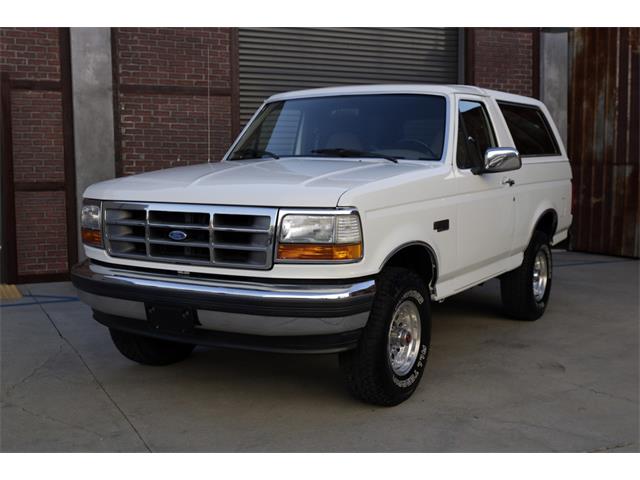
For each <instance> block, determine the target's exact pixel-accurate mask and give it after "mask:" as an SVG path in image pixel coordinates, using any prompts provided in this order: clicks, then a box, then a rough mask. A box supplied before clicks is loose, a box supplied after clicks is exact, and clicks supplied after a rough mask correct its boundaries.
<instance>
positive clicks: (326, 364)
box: [132, 282, 505, 403]
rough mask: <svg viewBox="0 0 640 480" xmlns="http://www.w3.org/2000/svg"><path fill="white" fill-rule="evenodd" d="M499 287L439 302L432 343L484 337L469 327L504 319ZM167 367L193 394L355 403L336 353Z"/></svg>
mask: <svg viewBox="0 0 640 480" xmlns="http://www.w3.org/2000/svg"><path fill="white" fill-rule="evenodd" d="M495 283H496V285H489V284H487V285H485V286H482V287H478V288H474V289H471V290H469V291H467V292H464V293H462V294H460V295H458V296H456V297H452V298H450V299H447V301H446V302H444V303H442V304H437V303H435V304H434V305H433V308H432V310H433V311H432V318H433V325H432V342H437V343H448V342H449V340H452V339H454V338H456V337H459V336H460V333H461V330H465V332H464V336H465V337H466V338H467V339H468V340H472V337H473V336H475V335H482V333H481V331H479V330H478V329H474V328H468V327H470V326H473V325H482V324H484V323H487V321H489V322H492V321H496V320H497V321H501V320H504V319H505V316H504V315H503V314H502V310H501V304H500V296H499V288H497V285H498V284H497V282H495ZM440 361H443V359H440ZM444 361H446V360H444ZM451 361H454V360H453V359H452V360H451ZM132 368H136V367H133V366H132ZM140 368H144V367H140ZM169 368H170V369H171V370H174V374H175V375H179V376H180V382H179V385H182V388H185V389H186V388H189V389H191V388H192V387H193V386H194V384H197V387H198V390H199V391H201V392H203V393H204V392H207V391H209V392H213V391H215V390H218V389H222V390H224V391H226V392H227V393H232V394H233V395H234V396H235V395H238V396H239V397H245V396H246V395H250V396H255V397H257V398H263V399H264V400H267V401H268V398H269V397H274V396H275V397H278V398H279V397H281V395H282V394H283V393H285V392H286V393H287V394H294V395H296V396H300V395H303V396H309V397H314V398H315V399H317V398H321V397H325V398H329V397H332V400H331V401H332V402H333V403H335V402H341V403H344V402H347V403H353V402H356V401H355V400H353V399H352V398H351V397H350V396H349V394H348V392H347V390H346V385H345V383H344V380H343V378H342V375H341V372H340V368H339V362H338V355H337V354H281V353H271V352H253V351H244V350H234V349H222V348H208V347H198V348H197V349H196V350H195V352H194V354H193V356H192V357H191V358H190V359H189V360H187V361H186V362H182V363H180V364H179V365H174V366H173V367H169ZM149 380H151V379H149ZM177 388H180V387H177ZM203 389H204V390H203ZM318 395H320V397H318Z"/></svg>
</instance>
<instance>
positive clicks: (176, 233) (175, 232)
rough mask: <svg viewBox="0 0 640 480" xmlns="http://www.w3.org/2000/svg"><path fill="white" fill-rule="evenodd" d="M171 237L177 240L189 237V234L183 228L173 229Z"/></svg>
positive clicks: (170, 233)
mask: <svg viewBox="0 0 640 480" xmlns="http://www.w3.org/2000/svg"><path fill="white" fill-rule="evenodd" d="M169 238H170V239H171V240H175V241H177V242H179V241H181V240H184V239H185V238H187V234H186V233H184V232H183V231H182V230H172V231H170V232H169Z"/></svg>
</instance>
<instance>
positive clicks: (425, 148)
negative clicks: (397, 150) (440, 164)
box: [398, 138, 438, 158]
mask: <svg viewBox="0 0 640 480" xmlns="http://www.w3.org/2000/svg"><path fill="white" fill-rule="evenodd" d="M398 143H413V144H414V145H418V146H420V147H422V148H421V149H419V151H421V152H424V153H428V154H429V155H431V156H432V157H433V158H438V155H436V152H434V151H433V150H431V147H429V145H427V144H426V143H424V142H423V141H422V140H418V139H417V138H402V139H400V140H398Z"/></svg>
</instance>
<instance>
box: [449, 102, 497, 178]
mask: <svg viewBox="0 0 640 480" xmlns="http://www.w3.org/2000/svg"><path fill="white" fill-rule="evenodd" d="M495 146H496V140H495V135H494V133H493V128H492V126H491V122H490V120H489V115H488V114H487V111H486V109H485V107H484V105H483V104H482V103H480V102H474V101H471V100H460V103H459V104H458V147H457V154H456V163H457V164H458V168H473V167H479V166H482V164H483V162H484V153H485V152H486V151H487V149H488V148H492V147H495Z"/></svg>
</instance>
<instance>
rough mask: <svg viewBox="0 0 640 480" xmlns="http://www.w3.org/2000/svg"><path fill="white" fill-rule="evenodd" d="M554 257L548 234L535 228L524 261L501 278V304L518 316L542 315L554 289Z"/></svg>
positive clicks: (534, 316) (527, 318) (532, 316)
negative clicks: (552, 285)
mask: <svg viewBox="0 0 640 480" xmlns="http://www.w3.org/2000/svg"><path fill="white" fill-rule="evenodd" d="M552 267H553V262H552V257H551V247H550V245H549V238H548V237H547V235H545V234H544V233H542V232H539V231H536V232H534V234H533V238H532V239H531V242H530V243H529V246H528V247H527V249H526V250H525V252H524V259H523V261H522V265H520V267H518V268H516V269H515V270H512V271H511V272H509V273H506V274H504V275H503V276H502V277H501V278H500V290H501V294H502V304H503V306H504V309H505V311H506V313H507V314H508V315H509V316H511V317H513V318H516V319H518V320H537V319H538V318H540V317H541V316H542V314H543V313H544V311H545V310H546V308H547V303H548V302H549V294H550V293H551V273H552Z"/></svg>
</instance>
